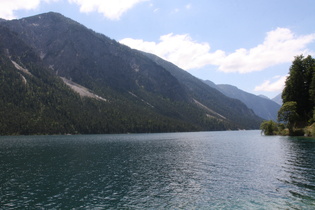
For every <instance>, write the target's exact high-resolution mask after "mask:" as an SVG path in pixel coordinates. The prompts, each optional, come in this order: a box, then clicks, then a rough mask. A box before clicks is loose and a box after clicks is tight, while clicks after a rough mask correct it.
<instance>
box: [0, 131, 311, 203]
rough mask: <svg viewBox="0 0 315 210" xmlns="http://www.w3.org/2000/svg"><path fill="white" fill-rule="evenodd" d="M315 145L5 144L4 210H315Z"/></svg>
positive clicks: (216, 141) (173, 141)
mask: <svg viewBox="0 0 315 210" xmlns="http://www.w3.org/2000/svg"><path fill="white" fill-rule="evenodd" d="M314 152H315V141H314V140H312V139H309V138H301V139H298V138H288V137H277V136H274V137H267V136H261V135H260V132H259V131H231V132H197V133H173V134H131V135H80V136H35V137H32V136H27V137H25V136H24V137H0V180H1V186H0V187H1V194H0V200H1V205H2V206H3V207H4V208H17V207H22V208H37V207H38V208H61V209H70V208H93V209H94V208H105V209H117V208H154V209H156V208H160V209H169V208H184V209H190V208H197V209H200V208H207V207H208V208H209V207H211V208H214V209H216V208H217V209H221V208H227V209H230V208H242V209H258V208H263V209H274V208H277V209H290V208H292V209H313V208H314V205H315V164H314V162H315V153H314Z"/></svg>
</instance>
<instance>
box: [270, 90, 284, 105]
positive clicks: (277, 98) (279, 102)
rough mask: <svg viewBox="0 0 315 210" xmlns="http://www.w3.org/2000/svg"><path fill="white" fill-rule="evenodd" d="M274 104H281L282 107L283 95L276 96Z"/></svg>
mask: <svg viewBox="0 0 315 210" xmlns="http://www.w3.org/2000/svg"><path fill="white" fill-rule="evenodd" d="M271 100H273V101H274V102H276V103H277V104H279V105H280V106H282V93H280V94H278V95H276V96H275V97H274V98H273V99H271Z"/></svg>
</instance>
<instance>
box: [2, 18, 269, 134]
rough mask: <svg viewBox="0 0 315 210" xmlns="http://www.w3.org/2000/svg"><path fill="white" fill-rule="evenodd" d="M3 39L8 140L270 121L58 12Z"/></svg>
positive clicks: (12, 25) (13, 24) (26, 21)
mask: <svg viewBox="0 0 315 210" xmlns="http://www.w3.org/2000/svg"><path fill="white" fill-rule="evenodd" d="M0 40H1V42H0V59H1V60H0V61H1V63H0V80H1V84H0V86H1V93H0V95H1V102H0V103H1V104H0V105H1V108H0V115H1V119H0V125H1V126H0V134H2V135H9V134H59V133H60V134H64V133H127V132H175V131H201V130H228V129H257V128H259V124H260V122H261V121H262V118H265V119H267V118H268V119H269V118H270V119H271V118H272V116H267V115H266V116H265V117H264V116H263V115H262V114H259V113H256V112H257V111H255V110H254V108H253V107H249V106H248V105H247V106H246V105H245V104H244V102H241V101H240V100H238V99H235V98H232V97H231V96H229V97H228V94H226V93H225V94H223V93H222V90H218V88H216V87H210V86H209V85H207V84H205V83H204V82H203V81H201V80H200V79H197V78H195V77H193V76H192V75H190V74H189V73H188V72H186V71H184V70H182V69H180V68H178V67H177V66H175V65H173V64H171V63H169V62H167V61H165V60H163V59H161V58H159V57H157V56H155V55H151V54H147V53H144V52H140V51H137V50H133V49H130V48H129V47H127V46H124V45H122V44H120V43H118V42H116V41H114V40H111V39H110V38H108V37H106V36H104V35H102V34H98V33H95V32H93V31H92V30H89V29H87V28H86V27H84V26H83V25H81V24H79V23H77V22H75V21H73V20H71V19H69V18H66V17H64V16H62V15H60V14H57V13H45V14H40V15H37V16H33V17H28V18H23V19H20V20H12V21H1V22H0ZM228 92H230V91H228ZM255 100H256V99H255ZM266 109H268V108H267V107H266ZM253 110H254V111H253ZM270 113H272V111H271V112H270ZM257 115H258V116H257Z"/></svg>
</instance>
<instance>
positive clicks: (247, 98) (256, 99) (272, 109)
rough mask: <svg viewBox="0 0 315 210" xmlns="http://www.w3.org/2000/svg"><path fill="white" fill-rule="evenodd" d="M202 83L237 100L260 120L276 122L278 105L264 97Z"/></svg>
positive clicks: (208, 82)
mask: <svg viewBox="0 0 315 210" xmlns="http://www.w3.org/2000/svg"><path fill="white" fill-rule="evenodd" d="M204 82H205V83H206V84H208V85H209V86H211V87H213V88H216V89H217V90H219V91H220V92H222V93H223V94H225V95H226V96H228V97H231V98H235V99H239V100H240V101H242V102H243V103H244V104H246V106H247V107H248V108H250V109H252V110H253V111H254V112H255V114H256V115H258V116H260V117H261V118H263V119H266V120H274V121H277V115H278V111H279V109H280V105H279V104H277V103H275V102H274V101H272V100H270V99H268V98H266V97H261V96H257V95H254V94H251V93H247V92H245V91H243V90H240V89H238V88H237V87H235V86H232V85H216V84H214V83H213V82H211V81H209V80H206V81H204Z"/></svg>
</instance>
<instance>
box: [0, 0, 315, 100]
mask: <svg viewBox="0 0 315 210" xmlns="http://www.w3.org/2000/svg"><path fill="white" fill-rule="evenodd" d="M0 4H1V7H0V18H3V19H20V18H23V17H28V16H32V15H37V14H41V13H45V12H50V11H53V12H58V13H61V14H63V15H64V16H66V17H69V18H71V19H73V20H75V21H78V22H79V23H81V24H83V25H85V26H86V27H88V28H90V29H92V30H94V31H96V32H99V33H102V34H104V35H106V36H108V37H110V38H112V39H115V40H116V41H119V42H120V43H122V44H125V45H127V46H130V47H131V48H135V49H139V50H142V51H146V52H150V53H153V54H156V55H158V56H159V57H161V58H163V59H165V60H168V61H170V62H172V63H174V64H176V65H177V66H179V67H180V68H182V69H184V70H186V71H188V72H189V73H190V74H192V75H194V76H196V77H197V78H199V79H203V80H210V81H212V82H214V83H216V84H230V85H234V86H236V87H238V88H239V89H241V90H244V91H246V92H249V93H253V94H255V95H260V94H262V95H265V96H267V97H269V98H273V97H275V96H276V95H278V94H279V93H281V92H282V90H283V87H284V83H285V79H286V77H287V76H288V73H289V69H290V66H291V64H292V61H293V60H294V57H295V56H298V55H304V56H307V55H311V56H312V57H315V22H314V21H315V12H314V11H315V10H314V8H315V1H314V0H194V1H193V0H27V1H26V0H0ZM0 41H1V40H0Z"/></svg>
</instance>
